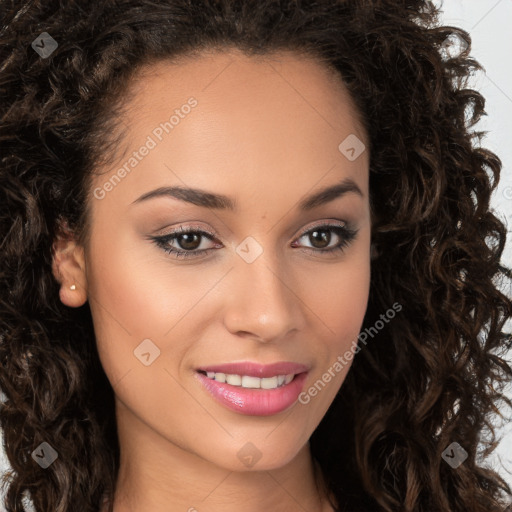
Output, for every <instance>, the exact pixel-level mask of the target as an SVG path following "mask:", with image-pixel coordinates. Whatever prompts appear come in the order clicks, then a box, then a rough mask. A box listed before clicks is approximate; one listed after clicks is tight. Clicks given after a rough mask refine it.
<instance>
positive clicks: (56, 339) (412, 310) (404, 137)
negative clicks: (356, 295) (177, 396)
mask: <svg viewBox="0 0 512 512" xmlns="http://www.w3.org/2000/svg"><path fill="white" fill-rule="evenodd" d="M0 13H1V14H0V16H1V20H0V29H1V31H0V66H1V73H0V93H1V95H2V97H4V101H2V103H1V105H0V109H1V111H0V116H1V122H0V141H1V143H2V148H3V150H2V155H1V166H0V190H1V199H0V239H1V240H2V242H1V249H0V261H1V262H2V266H1V270H0V336H1V338H0V360H1V363H2V364H1V367H0V387H1V389H2V390H3V392H4V394H5V403H4V404H3V405H2V407H1V409H0V424H1V426H2V428H3V430H4V447H5V451H6V454H7V456H8V460H9V462H10V464H11V466H12V471H10V472H8V473H7V474H6V475H5V476H4V480H5V483H6V484H7V483H8V487H7V490H6V495H5V506H6V508H7V511H8V512H21V511H25V510H26V508H25V506H26V505H25V504H24V503H25V499H24V495H25V494H27V493H28V494H29V497H30V498H31V500H32V502H33V504H34V507H35V509H36V510H37V511H45V512H46V511H49V510H51V511H55V512H69V511H75V510H78V509H79V510H80V511H81V512H93V511H94V512H97V511H98V510H99V508H100V506H101V500H102V498H103V496H108V498H109V499H110V501H109V507H110V508H109V510H110V511H111V510H112V500H113V493H114V488H115V482H116V477H117V472H118V466H119V445H118V439H117V432H116V424H115V416H114V393H113V390H112V387H111V385H110V383H109V381H108V379H107V377H106V376H105V373H104V371H103V369H102V366H101V364H100V361H99V358H98V353H97V349H96V344H95V337H94V330H93V326H92V318H91V313H90V309H89V306H88V305H87V304H86V305H84V306H82V307H80V308H76V309H74V308H69V307H66V306H64V305H63V304H62V303H61V302H60V300H59V283H58V282H57V281H56V279H55V278H54V276H53V275H52V268H51V267H52V244H53V241H54V240H55V237H56V235H57V234H58V232H59V230H60V229H61V226H62V225H63V221H65V222H66V224H67V225H68V226H69V227H70V229H71V230H73V232H75V233H78V234H79V235H80V237H81V240H83V241H85V240H86V239H87V232H88V215H87V214H88V212H87V209H86V207H85V206H86V200H87V193H88V189H89V184H90V178H91V174H92V173H93V171H94V168H95V167H96V166H97V165H98V162H103V163H104V162H107V161H114V158H115V155H116V149H117V148H118V147H119V145H120V142H121V141H122V131H120V130H119V126H117V124H116V120H118V118H119V112H120V111H121V109H122V106H123V102H124V101H126V93H127V91H128V90H129V89H128V86H129V84H130V80H131V79H132V78H133V77H134V76H135V75H136V73H137V71H138V70H139V69H140V68H141V66H146V65H147V64H148V63H151V62H158V61H163V60H170V59H174V58H176V57H178V56H187V55H194V54H196V52H200V51H201V50H204V49H212V48H214V49H220V50H222V49H223V48H228V47H235V48H237V49H240V50H242V51H243V52H245V53H246V54H247V55H257V54H266V53H270V52H274V51H279V50H291V51H295V52H300V53H302V54H307V55H310V56H313V57H314V58H316V59H318V60H319V61H321V62H322V63H323V64H324V65H326V66H328V67H330V68H331V69H334V70H336V71H337V72H338V73H339V74H340V75H341V77H342V78H343V81H344V83H345V84H346V86H347V88H348V90H349V91H350V93H351V95H352V98H353V100H354V101H355V103H356V105H357V107H358V109H359V112H360V114H361V118H362V119H363V122H364V124H365V127H366V130H367V133H368V135H369V140H370V147H369V148H368V149H369V151H370V194H371V198H370V200H371V207H372V211H373V212H374V214H375V219H376V220H375V222H374V223H373V225H372V242H373V243H374V244H375V246H376V247H377V248H378V257H377V258H376V259H374V260H373V261H372V268H371V288H370V297H369V303H368V309H367V311H366V315H365V319H364V323H363V327H364V328H367V327H369V326H371V325H373V324H374V323H375V322H376V320H378V318H379V314H380V313H381V312H382V311H385V310H386V309H387V308H389V305H390V304H392V303H395V302H399V303H400V304H402V305H403V311H402V312H401V313H400V315H397V317H396V319H395V320H393V322H390V323H386V324H385V326H384V328H383V329H382V330H381V331H380V332H379V334H378V337H379V342H378V343H376V342H370V343H369V344H368V346H367V347H366V348H365V349H364V350H362V351H361V352H360V354H359V355H358V357H356V358H355V359H354V362H353V366H352V368H351V371H350V372H349V373H348V375H347V378H346V380H345V382H344V384H343V386H342V387H341V389H340V391H339V393H338V395H337V396H336V398H335V400H334V402H333V403H332V405H331V407H330V409H329V410H328V412H327V414H326V415H325V417H324V418H323V419H322V421H321V423H320V425H319V426H318V428H317V429H316V430H315V432H314V433H313V435H312V437H311V450H312V454H313V456H314V457H315V459H316V460H317V461H318V462H319V464H320V467H321V468H322V471H323V474H324V476H325V480H326V482H327V484H328V486H329V488H330V490H331V491H332V493H333V494H334V496H335V497H336V500H337V502H338V503H337V507H338V510H340V511H341V510H343V511H358V512H363V511H368V512H369V511H372V512H373V511H386V512H396V511H397V510H400V511H404V512H412V511H417V512H434V511H438V512H450V511H451V512H454V511H460V512H498V511H502V510H503V509H504V506H505V504H506V499H507V498H508V497H510V496H512V491H511V489H510V487H509V486H508V485H507V484H506V482H505V481H504V480H503V479H502V478H501V477H500V476H499V475H498V474H497V473H496V472H495V471H493V470H491V469H489V468H488V467H485V466H483V465H479V463H478V461H477V455H480V454H478V453H477V449H478V448H479V447H480V446H483V447H484V448H485V449H484V450H483V452H482V456H484V457H487V456H488V455H489V454H490V453H491V452H492V451H493V449H494V448H495V446H496V444H497V441H496V436H495V432H494V427H493V425H492V423H491V415H492V414H494V413H497V414H499V415H500V416H501V417H503V416H502V413H500V412H499V409H498V405H499V404H501V403H507V404H509V405H512V404H511V403H510V400H508V399H507V398H506V396H505V395H504V394H503V389H504V385H505V384H506V383H507V382H509V381H510V378H511V377H512V368H511V367H510V366H509V365H508V364H507V362H506V361H505V359H504V358H503V357H502V356H503V355H504V352H505V351H506V350H507V349H509V348H510V341H511V335H510V334H506V333H505V332H504V324H505V322H506V321H507V319H509V318H512V301H511V300H510V299H509V298H508V297H507V296H505V295H504V294H503V293H502V291H500V283H502V282H503V280H504V279H505V278H506V276H507V275H508V277H510V270H509V269H507V268H505V267H504V266H503V265H502V264H501V263H500V261H501V255H502V251H503V248H504V244H505V239H506V230H505V227H504V225H503V223H502V222H501V221H500V220H499V219H498V218H497V217H496V216H495V215H493V213H491V210H490V208H489V201H490V197H491V193H492V191H493V190H494V189H495V187H496V185H497V183H498V180H499V175H500V170H501V161H500V160H499V158H498V157H497V156H496V155H495V154H493V153H491V152H489V151H488V150H486V149H483V148H482V147H480V144H479V143H480V140H481V137H482V132H478V131H475V130H474V129H473V126H474V125H475V123H476V122H477V121H478V119H479V118H480V116H481V115H482V114H483V113H484V99H483V97H482V96H481V95H480V94H479V93H478V92H476V91H474V90H470V89H467V88H466V87H467V83H468V78H469V77H470V75H471V74H472V73H473V72H474V71H475V70H478V69H480V66H479V64H478V63H477V62H476V61H475V60H473V59H472V58H471V57H470V56H469V53H470V49H471V45H470V43H471V40H470V36H469V35H468V33H466V32H465V31H463V30H461V29H458V28H455V27H447V26H440V25H439V18H438V16H439V12H438V8H436V7H435V6H434V5H433V4H432V3H431V2H428V1H420V0H318V1H314V2H313V1H306V0H266V1H263V0H244V1H241V2H236V1H234V0H98V1H96V2H94V3H93V4H92V3H91V2H87V1H86V0H68V1H66V2H60V1H57V0H45V1H44V2H43V1H40V0H33V1H30V2H29V1H26V2H20V1H19V0H0ZM42 32H48V33H49V34H50V35H51V36H52V37H53V38H54V39H55V40H56V41H57V42H58V47H57V48H56V49H55V50H54V51H53V53H51V55H50V56H48V57H47V58H41V56H40V55H38V54H37V53H36V52H35V51H34V49H33V48H31V42H32V41H33V40H34V39H35V38H36V37H37V36H38V35H39V34H41V33H42ZM450 34H455V35H456V36H457V37H459V38H460V40H462V41H465V42H466V43H467V44H468V47H467V48H466V49H465V50H464V51H463V52H462V53H460V54H459V55H455V56H453V55H451V56H448V57H447V56H446V55H443V42H444V41H445V40H446V38H447V37H448V36H449V35H450ZM114 134H116V135H117V136H115V135H114ZM398 266H399V271H398ZM484 434H490V436H488V437H486V436H484ZM42 442H48V443H49V444H50V445H52V446H58V447H59V457H58V459H57V460H56V461H55V462H54V463H53V464H52V465H51V467H49V468H48V469H47V470H45V471H41V468H40V467H39V466H38V465H37V464H35V463H34V461H33V460H32V458H31V453H32V452H33V451H34V449H35V448H36V447H37V446H38V445H40V443H42ZM452 442H459V444H460V445H461V446H463V448H464V449H465V450H466V452H467V454H468V458H467V460H465V462H464V463H463V464H462V465H461V466H460V467H458V468H457V469H456V470H455V469H453V468H451V467H450V465H448V464H446V463H445V462H444V461H443V459H442V457H441V455H442V453H443V451H444V450H445V449H446V447H447V446H449V445H450V444H451V443H452Z"/></svg>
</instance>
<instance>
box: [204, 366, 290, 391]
mask: <svg viewBox="0 0 512 512" xmlns="http://www.w3.org/2000/svg"><path fill="white" fill-rule="evenodd" d="M198 373H201V374H202V375H205V376H206V377H208V378H209V379H211V380H214V381H216V382H221V383H226V384H229V385H230V386H236V387H241V388H247V389H277V388H280V387H283V386H286V385H287V384H289V383H290V382H291V381H292V380H293V379H294V378H295V376H296V375H297V374H295V373H289V374H286V375H275V376H273V377H263V378H260V377H253V376H251V375H238V374H227V373H221V372H208V371H204V370H198Z"/></svg>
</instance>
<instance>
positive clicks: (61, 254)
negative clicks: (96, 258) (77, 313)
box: [52, 222, 87, 308]
mask: <svg viewBox="0 0 512 512" xmlns="http://www.w3.org/2000/svg"><path fill="white" fill-rule="evenodd" d="M58 226H59V227H58V230H57V235H56V237H55V239H54V242H53V245H52V272H53V276H54V277H55V279H57V281H58V282H59V283H60V285H61V286H60V292H59V297H60V300H61V302H62V303H63V304H65V305H66V306H70V307H72V308H77V307H80V306H83V305H84V304H85V302H86V301H87V278H86V272H85V252H84V249H83V247H82V246H80V245H78V242H77V237H76V236H75V235H74V233H73V232H72V231H71V230H70V229H69V227H68V225H67V223H65V222H59V224H58Z"/></svg>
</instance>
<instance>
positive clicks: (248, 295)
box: [226, 237, 303, 341]
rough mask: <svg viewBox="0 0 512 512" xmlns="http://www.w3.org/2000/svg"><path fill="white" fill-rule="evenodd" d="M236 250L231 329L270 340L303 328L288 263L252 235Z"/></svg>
mask: <svg viewBox="0 0 512 512" xmlns="http://www.w3.org/2000/svg"><path fill="white" fill-rule="evenodd" d="M236 252H237V255H238V256H237V259H236V260H235V261H236V263H235V269H234V272H233V276H232V279H233V281H232V282H233V293H232V296H231V299H230V302H229V309H228V311H227V313H226V324H227V325H226V326H227V328H228V329H229V330H230V331H231V332H237V331H244V332H248V333H251V334H253V335H255V336H257V337H259V338H260V339H262V340H268V341H270V340H272V339H275V338H278V337H281V336H285V335H286V333H287V332H288V331H289V330H292V329H295V328H296V329H300V328H301V322H302V319H303V315H302V314H301V306H300V304H301V303H300V300H299V298H298V297H297V295H296V293H297V291H296V290H295V289H294V288H296V286H294V282H292V281H293V277H292V276H291V273H290V272H286V271H285V266H286V264H285V262H283V260H282V259H280V258H279V257H278V255H277V254H276V252H275V251H274V250H273V249H271V248H265V249H264V248H263V247H262V245H261V244H259V243H258V242H257V241H256V240H255V239H251V237H248V239H246V240H244V241H243V242H242V243H240V244H239V245H238V247H237V248H236Z"/></svg>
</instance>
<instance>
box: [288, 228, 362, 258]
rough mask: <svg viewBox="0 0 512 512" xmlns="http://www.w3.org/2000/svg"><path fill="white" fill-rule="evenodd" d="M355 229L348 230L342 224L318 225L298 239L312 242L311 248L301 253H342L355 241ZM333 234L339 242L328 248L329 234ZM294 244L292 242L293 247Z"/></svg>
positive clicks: (330, 240)
mask: <svg viewBox="0 0 512 512" xmlns="http://www.w3.org/2000/svg"><path fill="white" fill-rule="evenodd" d="M357 231H358V230H356V229H353V228H350V227H348V226H347V225H346V223H343V224H325V223H324V224H320V225H318V226H316V227H313V228H309V229H308V230H307V231H305V232H304V233H303V234H302V235H301V236H300V237H299V238H298V240H300V239H301V238H304V237H308V239H309V240H312V241H313V248H309V247H306V248H304V249H302V251H306V252H312V253H319V252H320V253H322V254H326V253H327V254H331V253H334V252H338V251H339V252H343V251H344V249H345V248H346V247H348V246H349V245H350V243H351V242H352V241H353V240H354V239H355V237H356V235H357ZM332 232H334V233H335V238H337V239H338V240H339V241H338V243H336V244H335V245H334V246H332V247H329V245H330V243H331V242H332V236H331V233H332ZM295 244H296V242H293V244H292V245H293V246H295Z"/></svg>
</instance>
